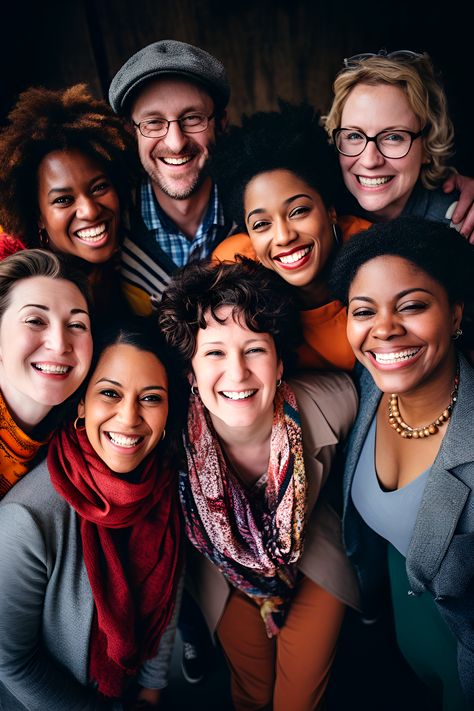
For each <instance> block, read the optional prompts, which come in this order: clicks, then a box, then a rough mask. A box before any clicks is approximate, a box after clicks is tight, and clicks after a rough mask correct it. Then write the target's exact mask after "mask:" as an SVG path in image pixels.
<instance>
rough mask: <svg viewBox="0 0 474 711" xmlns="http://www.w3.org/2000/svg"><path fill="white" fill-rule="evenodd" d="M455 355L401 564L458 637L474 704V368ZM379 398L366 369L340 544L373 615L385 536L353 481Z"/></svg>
mask: <svg viewBox="0 0 474 711" xmlns="http://www.w3.org/2000/svg"><path fill="white" fill-rule="evenodd" d="M459 358H460V379H459V392H458V400H457V402H456V405H455V406H454V409H453V414H452V417H451V420H450V422H449V424H448V429H447V432H446V434H445V436H444V439H443V442H442V444H441V447H440V450H439V452H438V455H437V457H436V459H435V461H434V462H433V465H432V467H431V470H430V473H429V476H428V480H427V483H426V487H425V491H424V494H423V498H422V500H421V505H420V508H419V511H418V516H417V519H416V523H415V529H414V532H413V537H412V539H411V542H410V546H409V549H408V553H407V556H406V567H407V574H408V579H409V582H410V587H411V590H410V594H412V595H419V594H420V593H422V592H423V591H424V590H428V591H429V592H430V593H431V595H432V596H433V599H434V600H435V602H436V605H437V607H438V610H439V611H440V613H441V616H442V617H443V619H444V620H445V621H446V623H447V624H448V626H449V628H450V629H451V631H452V632H453V634H454V635H455V637H456V639H457V643H458V671H459V678H460V681H461V684H462V687H463V690H464V694H465V696H466V699H467V700H468V702H469V704H470V707H472V708H474V371H473V370H472V368H471V366H470V365H469V364H468V363H467V361H466V360H465V359H464V358H463V357H462V356H460V357H459ZM380 398H381V392H380V390H378V388H377V387H376V386H375V384H374V381H373V380H372V377H371V375H370V374H369V372H368V371H366V370H364V372H363V373H362V375H361V378H360V405H359V414H358V417H357V420H356V423H355V425H354V428H353V430H352V433H351V437H350V439H349V442H348V447H347V449H348V457H347V461H346V467H345V474H344V514H343V537H344V543H345V545H346V550H347V552H348V555H349V558H350V559H351V562H352V563H353V565H354V567H355V569H356V572H357V575H358V578H359V582H360V585H361V590H362V596H363V600H364V602H365V607H366V609H368V610H370V612H371V613H373V606H374V603H376V601H377V597H378V595H379V594H380V590H381V588H382V584H383V578H384V575H385V574H386V553H385V541H384V540H383V539H382V538H381V537H380V536H378V535H377V534H376V533H375V532H374V531H372V529H370V528H369V527H368V526H367V525H366V524H365V522H364V521H363V520H362V518H361V517H360V515H359V513H358V512H357V510H356V508H355V507H354V504H353V503H352V498H351V486H352V480H353V477H354V472H355V468H356V465H357V461H358V458H359V454H360V451H361V449H362V445H363V443H364V439H365V437H366V434H367V432H368V429H369V427H370V423H371V421H372V419H373V417H374V415H375V412H376V410H377V406H378V403H379V401H380ZM371 608H372V609H371Z"/></svg>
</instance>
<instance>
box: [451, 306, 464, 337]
mask: <svg viewBox="0 0 474 711" xmlns="http://www.w3.org/2000/svg"><path fill="white" fill-rule="evenodd" d="M463 312H464V304H463V303H457V304H454V306H453V335H454V333H455V332H456V329H458V328H459V326H460V325H461V321H462V315H463Z"/></svg>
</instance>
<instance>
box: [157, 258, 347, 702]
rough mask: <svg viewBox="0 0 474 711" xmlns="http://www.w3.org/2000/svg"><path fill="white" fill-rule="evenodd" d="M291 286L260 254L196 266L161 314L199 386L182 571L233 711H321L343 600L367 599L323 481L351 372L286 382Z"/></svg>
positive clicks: (180, 278) (189, 433) (185, 492)
mask: <svg viewBox="0 0 474 711" xmlns="http://www.w3.org/2000/svg"><path fill="white" fill-rule="evenodd" d="M287 289H288V287H287V286H286V284H285V282H283V281H282V280H280V278H279V277H278V276H277V275H276V274H274V273H272V272H271V271H270V270H268V269H265V268H264V267H263V266H261V265H260V264H257V263H256V262H254V261H253V260H248V259H245V258H242V259H241V260H240V261H239V262H237V263H234V264H231V263H226V264H220V265H205V264H194V265H188V266H187V267H185V268H184V269H183V270H181V272H179V273H178V274H177V275H176V276H175V277H174V279H173V281H172V282H171V284H170V286H169V287H168V289H167V291H166V292H165V295H164V297H163V301H162V304H161V305H160V310H159V321H160V325H161V328H162V330H163V332H164V334H165V337H166V338H167V339H168V341H169V343H170V344H171V345H172V346H174V347H176V348H177V349H178V351H179V352H180V354H181V357H182V358H183V359H184V365H185V369H186V371H187V375H188V379H189V382H190V385H191V395H190V402H189V411H188V427H187V430H186V432H185V435H184V444H185V449H186V454H187V463H188V467H187V471H182V472H181V473H180V482H179V491H180V498H181V505H182V509H183V513H184V519H185V526H186V533H187V537H188V539H189V541H190V542H191V544H192V546H193V548H194V550H193V548H191V547H190V551H189V553H188V555H187V577H188V578H189V587H190V590H191V592H193V594H194V595H195V597H196V600H197V601H198V603H199V605H200V607H201V609H202V611H203V613H204V615H205V618H206V620H207V622H208V625H209V628H210V630H211V631H212V632H216V634H217V636H218V638H219V640H220V642H221V644H222V647H223V649H224V652H225V654H226V657H227V660H228V663H229V666H230V669H231V686H232V697H233V701H234V705H235V708H236V709H237V711H241V710H243V709H267V708H273V709H275V710H277V711H286V710H287V709H289V708H291V709H292V710H293V711H310V709H316V708H321V704H322V703H323V696H324V691H325V688H326V685H327V682H328V678H329V673H330V668H331V663H332V660H333V658H334V653H335V648H336V642H337V637H338V633H339V629H340V625H341V622H342V618H343V615H344V609H345V604H349V605H352V606H357V604H358V592H357V586H356V584H355V581H354V578H353V575H352V572H351V569H350V566H349V564H348V561H347V559H346V557H345V554H344V552H343V549H342V545H341V541H340V522H339V518H338V516H337V514H336V513H335V511H334V509H333V508H332V507H331V506H330V504H329V499H330V492H329V486H328V484H329V482H328V481H326V480H327V478H328V475H329V471H330V469H331V464H332V463H333V460H334V457H335V454H336V450H337V445H338V443H339V441H340V440H342V439H343V438H344V437H345V436H346V434H347V432H348V430H349V427H350V425H351V423H352V421H353V419H354V416H355V413H356V407H357V399H356V394H355V390H354V386H353V384H352V381H351V379H350V378H349V376H348V375H346V374H343V373H329V372H325V373H322V372H321V373H319V372H318V373H316V372H314V371H313V372H311V373H309V372H308V373H301V374H300V375H298V376H297V377H295V378H294V379H292V380H290V381H287V380H286V376H287V375H288V373H289V368H290V366H291V362H292V361H293V362H294V348H295V347H296V345H297V342H298V339H299V336H300V325H299V319H298V312H297V309H296V306H295V305H294V303H293V302H292V298H291V296H290V294H289V292H288V291H287ZM284 374H285V379H283V375H284Z"/></svg>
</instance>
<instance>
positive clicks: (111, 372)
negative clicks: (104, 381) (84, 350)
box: [91, 343, 168, 387]
mask: <svg viewBox="0 0 474 711" xmlns="http://www.w3.org/2000/svg"><path fill="white" fill-rule="evenodd" d="M95 376H97V377H95ZM101 377H108V378H110V379H112V380H116V381H117V382H119V383H121V384H122V385H124V386H125V385H127V384H128V385H134V386H138V387H146V386H148V385H162V386H164V385H166V383H167V381H168V378H167V375H166V369H165V367H164V365H163V363H162V362H161V360H160V359H159V358H158V356H156V355H155V354H154V353H151V352H150V351H142V350H140V349H139V348H137V347H136V346H132V345H129V344H126V343H117V344H114V345H112V346H109V347H108V348H106V349H105V351H104V352H103V353H102V355H101V356H100V358H99V361H98V363H97V366H96V369H95V375H94V377H93V378H92V380H91V383H93V382H96V380H97V378H101Z"/></svg>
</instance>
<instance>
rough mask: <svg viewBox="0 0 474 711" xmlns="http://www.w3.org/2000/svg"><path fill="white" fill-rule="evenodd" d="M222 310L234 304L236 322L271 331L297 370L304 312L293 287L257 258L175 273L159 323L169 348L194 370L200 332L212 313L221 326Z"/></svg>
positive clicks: (257, 330)
mask: <svg viewBox="0 0 474 711" xmlns="http://www.w3.org/2000/svg"><path fill="white" fill-rule="evenodd" d="M221 306H231V307H232V314H233V318H239V317H241V316H242V317H243V318H242V321H243V322H244V323H245V325H246V326H247V328H249V329H250V330H251V331H254V332H255V333H268V334H270V335H271V336H272V337H273V340H274V341H275V348H276V352H277V354H278V356H279V358H281V360H282V362H283V365H284V367H285V374H286V375H288V372H289V371H291V370H292V368H293V367H294V365H295V360H296V348H297V347H298V345H299V344H300V343H301V340H302V330H301V324H300V318H299V310H298V308H297V305H296V302H295V300H294V297H293V292H292V291H291V288H290V287H289V286H288V284H287V283H286V282H285V281H283V279H281V278H280V277H279V276H278V275H277V274H275V273H274V272H272V271H271V270H270V269H267V268H266V267H263V266H262V265H261V264H259V263H258V262H255V261H254V260H253V259H247V258H246V257H242V256H239V257H238V260H237V261H236V262H220V263H218V264H212V263H207V262H198V263H194V264H188V265H187V266H185V267H183V268H182V269H180V270H179V271H178V272H176V273H175V275H174V276H173V279H172V280H171V282H170V284H169V286H168V287H167V289H166V291H165V292H164V294H163V298H162V300H161V302H160V304H159V306H158V322H159V325H160V328H161V330H162V332H163V334H164V336H165V338H166V340H167V341H168V343H169V345H170V346H172V347H173V348H175V349H176V350H177V351H178V353H179V354H180V356H181V358H182V360H183V362H184V370H185V371H186V372H189V370H190V368H191V359H192V357H193V356H194V354H195V352H196V343H197V333H198V331H199V329H201V328H206V326H207V324H206V316H208V315H209V314H210V315H211V316H212V318H213V319H215V320H216V321H217V322H218V323H222V320H221V319H220V318H219V316H218V315H217V313H216V312H217V310H218V309H219V308H220V307H221Z"/></svg>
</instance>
